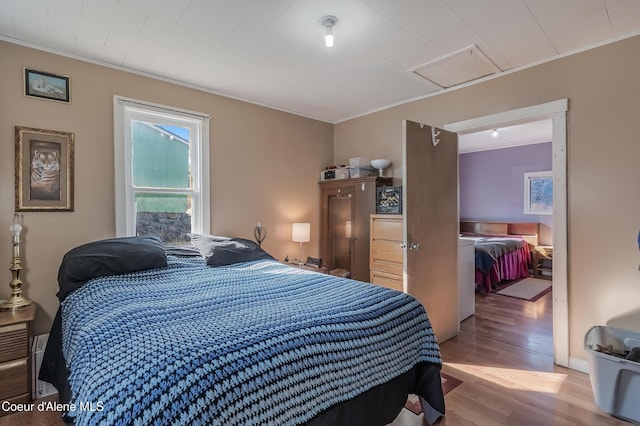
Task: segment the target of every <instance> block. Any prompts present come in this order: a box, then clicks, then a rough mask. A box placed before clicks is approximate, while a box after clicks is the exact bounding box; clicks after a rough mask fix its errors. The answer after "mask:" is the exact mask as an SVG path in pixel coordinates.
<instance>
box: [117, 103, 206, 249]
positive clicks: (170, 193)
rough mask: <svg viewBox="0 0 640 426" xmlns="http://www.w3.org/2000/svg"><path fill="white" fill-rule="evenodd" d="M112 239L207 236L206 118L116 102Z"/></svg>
mask: <svg viewBox="0 0 640 426" xmlns="http://www.w3.org/2000/svg"><path fill="white" fill-rule="evenodd" d="M114 135H115V147H114V148H115V149H114V152H115V191H116V199H115V201H116V203H115V207H116V212H115V213H116V235H117V236H133V235H157V236H159V237H160V238H161V239H162V240H163V241H164V242H165V243H167V244H181V243H184V242H186V241H188V238H187V234H189V233H191V232H193V233H199V234H208V233H209V117H208V115H206V114H201V113H196V112H192V111H184V110H177V109H175V108H171V107H165V106H161V105H152V104H148V103H144V102H141V101H135V100H131V99H126V98H122V97H119V96H115V97H114Z"/></svg>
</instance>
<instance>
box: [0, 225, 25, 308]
mask: <svg viewBox="0 0 640 426" xmlns="http://www.w3.org/2000/svg"><path fill="white" fill-rule="evenodd" d="M9 231H11V236H12V239H11V243H12V246H13V250H12V259H11V268H9V269H10V270H11V275H12V277H13V279H12V280H11V284H9V286H10V287H11V297H9V300H7V301H5V302H4V303H2V304H1V305H0V311H13V310H18V309H25V308H28V307H29V306H31V303H32V302H31V300H29V299H27V298H26V297H24V296H22V281H21V280H20V271H22V262H21V261H20V232H22V225H21V224H20V216H19V215H18V213H14V214H13V224H12V225H11V226H10V227H9Z"/></svg>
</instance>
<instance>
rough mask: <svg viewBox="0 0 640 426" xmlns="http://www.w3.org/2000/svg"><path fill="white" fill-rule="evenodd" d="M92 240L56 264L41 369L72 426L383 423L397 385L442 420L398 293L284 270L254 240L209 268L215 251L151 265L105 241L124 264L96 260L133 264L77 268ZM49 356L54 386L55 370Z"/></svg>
mask: <svg viewBox="0 0 640 426" xmlns="http://www.w3.org/2000/svg"><path fill="white" fill-rule="evenodd" d="M105 241H106V240H105ZM109 241H116V243H120V242H122V239H114V240H109ZM129 241H131V242H132V244H137V243H138V242H139V241H140V239H137V238H136V237H134V238H132V239H130V240H129ZM150 241H151V245H152V246H154V250H155V251H156V252H157V253H156V254H155V255H157V256H159V257H160V258H162V254H161V253H160V251H159V249H158V248H157V246H158V245H159V241H156V240H153V239H152V240H150ZM244 241H246V240H242V241H241V242H240V245H243V244H245V245H249V244H248V243H245V242H244ZM144 243H145V244H147V243H149V241H146V240H145V241H144ZM100 244H101V245H104V242H100ZM101 245H99V246H98V247H97V248H95V247H94V248H93V253H92V254H93V257H91V256H77V257H75V258H74V256H68V255H69V253H68V255H67V256H65V259H64V260H63V264H62V265H61V269H60V274H59V277H58V278H59V283H60V292H59V293H58V296H59V297H60V299H61V306H60V312H59V321H58V322H59V324H58V326H59V328H60V329H59V332H60V339H59V346H60V349H61V350H60V351H58V352H59V353H57V351H56V349H55V346H56V345H55V340H56V339H55V338H54V339H51V338H50V341H52V340H53V341H54V342H53V343H50V345H51V348H50V347H47V354H46V355H45V361H44V362H43V370H44V371H45V372H44V373H42V372H41V378H44V379H45V380H46V379H48V381H52V382H56V383H54V384H55V385H56V387H58V389H61V388H65V389H64V390H63V391H61V396H62V397H63V400H65V401H63V402H68V403H69V405H68V406H67V408H69V407H71V408H70V409H68V410H67V411H66V412H65V413H64V414H65V418H66V420H68V421H71V422H73V423H75V424H76V425H98V424H102V425H116V424H121V425H125V424H132V425H133V424H141V425H151V424H157V425H166V424H182V425H193V424H218V425H298V424H317V425H321V424H326V425H329V424H363V425H364V424H367V425H374V424H380V425H384V424H387V423H389V422H391V421H393V419H394V418H395V417H396V416H397V414H398V413H399V411H400V410H401V408H402V406H403V405H404V402H405V401H406V398H407V394H408V393H414V394H418V395H419V396H420V397H421V398H422V405H423V409H424V411H425V418H427V420H428V421H429V422H433V421H435V420H436V419H437V418H439V417H440V416H442V415H444V398H443V394H442V388H441V385H440V375H439V372H440V368H441V359H440V353H439V348H438V345H437V342H436V340H435V337H434V334H433V331H432V329H431V326H430V323H429V320H428V318H427V315H426V314H425V311H424V308H423V306H422V305H421V304H420V303H419V302H417V301H416V300H415V299H414V298H413V297H411V296H409V295H407V294H404V293H401V292H397V291H394V290H389V289H386V288H382V287H377V286H374V285H371V284H369V283H363V282H358V281H354V280H349V279H345V278H339V277H334V276H330V275H325V274H320V273H316V272H310V271H306V270H302V269H298V268H292V267H290V266H287V265H284V264H282V263H280V262H277V261H276V260H274V259H273V258H271V257H270V256H268V254H266V253H265V254H264V255H263V254H262V253H264V252H262V251H261V249H256V248H255V247H251V250H250V251H251V252H252V253H258V255H257V256H256V255H255V254H252V255H249V256H245V255H243V256H241V257H240V261H238V262H234V260H238V258H237V257H235V256H236V255H235V252H234V251H233V250H234V249H233V248H232V250H231V255H229V253H226V255H228V256H230V257H231V262H230V261H229V260H224V261H222V263H223V264H221V265H214V264H215V262H212V261H210V259H211V257H213V256H214V255H215V253H214V252H215V250H218V249H219V247H216V248H215V249H214V250H211V253H210V254H211V255H212V256H207V252H202V251H201V252H200V254H202V255H185V253H181V252H173V251H171V250H166V248H164V247H163V248H162V251H163V253H164V262H162V261H161V260H160V261H159V265H158V264H155V263H154V262H153V261H152V260H150V259H149V258H150V257H153V256H145V254H144V251H143V252H142V254H140V250H138V249H131V252H130V253H129V254H128V253H127V251H126V250H124V251H123V250H122V248H121V247H119V248H115V249H114V247H110V248H109V249H108V250H107V251H109V250H112V251H115V252H118V257H124V258H126V259H118V260H117V261H114V260H113V259H111V258H110V259H108V260H107V262H112V263H114V262H115V263H118V262H121V261H126V262H129V263H130V264H131V265H128V266H125V267H120V266H121V265H119V264H117V265H116V266H115V267H111V266H113V265H110V266H109V267H107V268H106V270H101V268H100V267H95V266H93V265H92V266H87V264H90V263H91V262H92V261H93V260H94V258H95V257H100V250H103V251H104V250H105V249H104V248H103V247H102V246H101ZM160 246H161V245H160ZM89 251H90V252H91V251H92V250H89ZM187 251H188V250H187ZM70 253H72V252H70ZM96 253H97V254H96ZM220 253H223V251H218V254H220ZM203 256H204V257H203ZM132 257H136V258H139V259H137V261H134V259H132ZM218 261H219V260H218ZM140 262H146V264H145V265H144V267H143V268H142V269H140V265H139V264H140ZM132 265H133V266H132ZM74 268H75V269H77V270H74ZM87 268H89V269H92V270H91V271H90V272H86V273H85V269H87ZM102 269H105V268H102ZM132 269H140V270H134V271H132V272H124V273H122V272H123V271H128V270H132ZM114 272H115V274H114ZM92 275H96V277H93V278H89V277H90V276H92ZM87 278H89V279H87ZM55 326H56V324H54V327H55ZM54 335H55V333H54V330H53V329H52V333H51V336H54ZM56 360H57V361H58V362H57V364H58V365H57V368H58V373H59V372H60V371H59V369H60V365H59V363H60V360H64V363H65V366H66V368H65V372H64V373H65V374H64V376H65V377H64V378H65V379H66V382H64V381H63V380H61V379H60V378H58V379H57V380H56V379H55V378H54V377H53V376H55V375H56V373H55V372H53V371H52V369H54V368H56ZM47 371H48V373H47Z"/></svg>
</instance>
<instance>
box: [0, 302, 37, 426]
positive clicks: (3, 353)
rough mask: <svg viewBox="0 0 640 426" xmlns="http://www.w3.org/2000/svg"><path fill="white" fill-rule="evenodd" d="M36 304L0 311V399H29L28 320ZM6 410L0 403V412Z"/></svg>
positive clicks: (25, 401) (29, 334) (21, 401)
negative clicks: (19, 308)
mask: <svg viewBox="0 0 640 426" xmlns="http://www.w3.org/2000/svg"><path fill="white" fill-rule="evenodd" d="M35 315H36V307H35V305H31V306H30V307H28V308H26V309H21V310H17V311H8V312H2V311H0V401H9V402H10V403H27V402H29V401H30V400H31V380H30V377H29V372H30V371H31V368H30V367H31V366H30V361H31V358H30V356H29V355H30V351H29V338H30V337H31V322H32V321H33V318H34V317H35ZM5 414H9V413H7V412H5V411H4V410H3V409H2V407H0V416H3V415H5Z"/></svg>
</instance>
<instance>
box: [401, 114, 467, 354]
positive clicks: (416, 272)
mask: <svg viewBox="0 0 640 426" xmlns="http://www.w3.org/2000/svg"><path fill="white" fill-rule="evenodd" d="M403 130H404V147H403V160H404V171H403V193H404V194H403V212H404V213H403V216H404V220H403V223H404V226H403V228H404V229H403V231H404V244H405V254H404V288H405V290H406V292H407V293H409V294H411V295H413V296H414V297H415V298H416V299H418V300H419V301H420V302H422V304H423V305H424V307H425V309H426V311H427V315H428V316H429V319H430V321H431V325H432V327H433V330H434V332H435V335H436V338H437V339H438V342H439V343H441V342H444V341H445V340H448V339H450V338H451V337H454V336H455V335H457V334H458V330H459V322H458V239H459V231H458V229H459V224H458V135H457V134H456V133H452V132H448V131H446V130H441V129H436V128H434V127H431V126H427V125H422V124H419V123H415V122H412V121H404V122H403Z"/></svg>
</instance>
